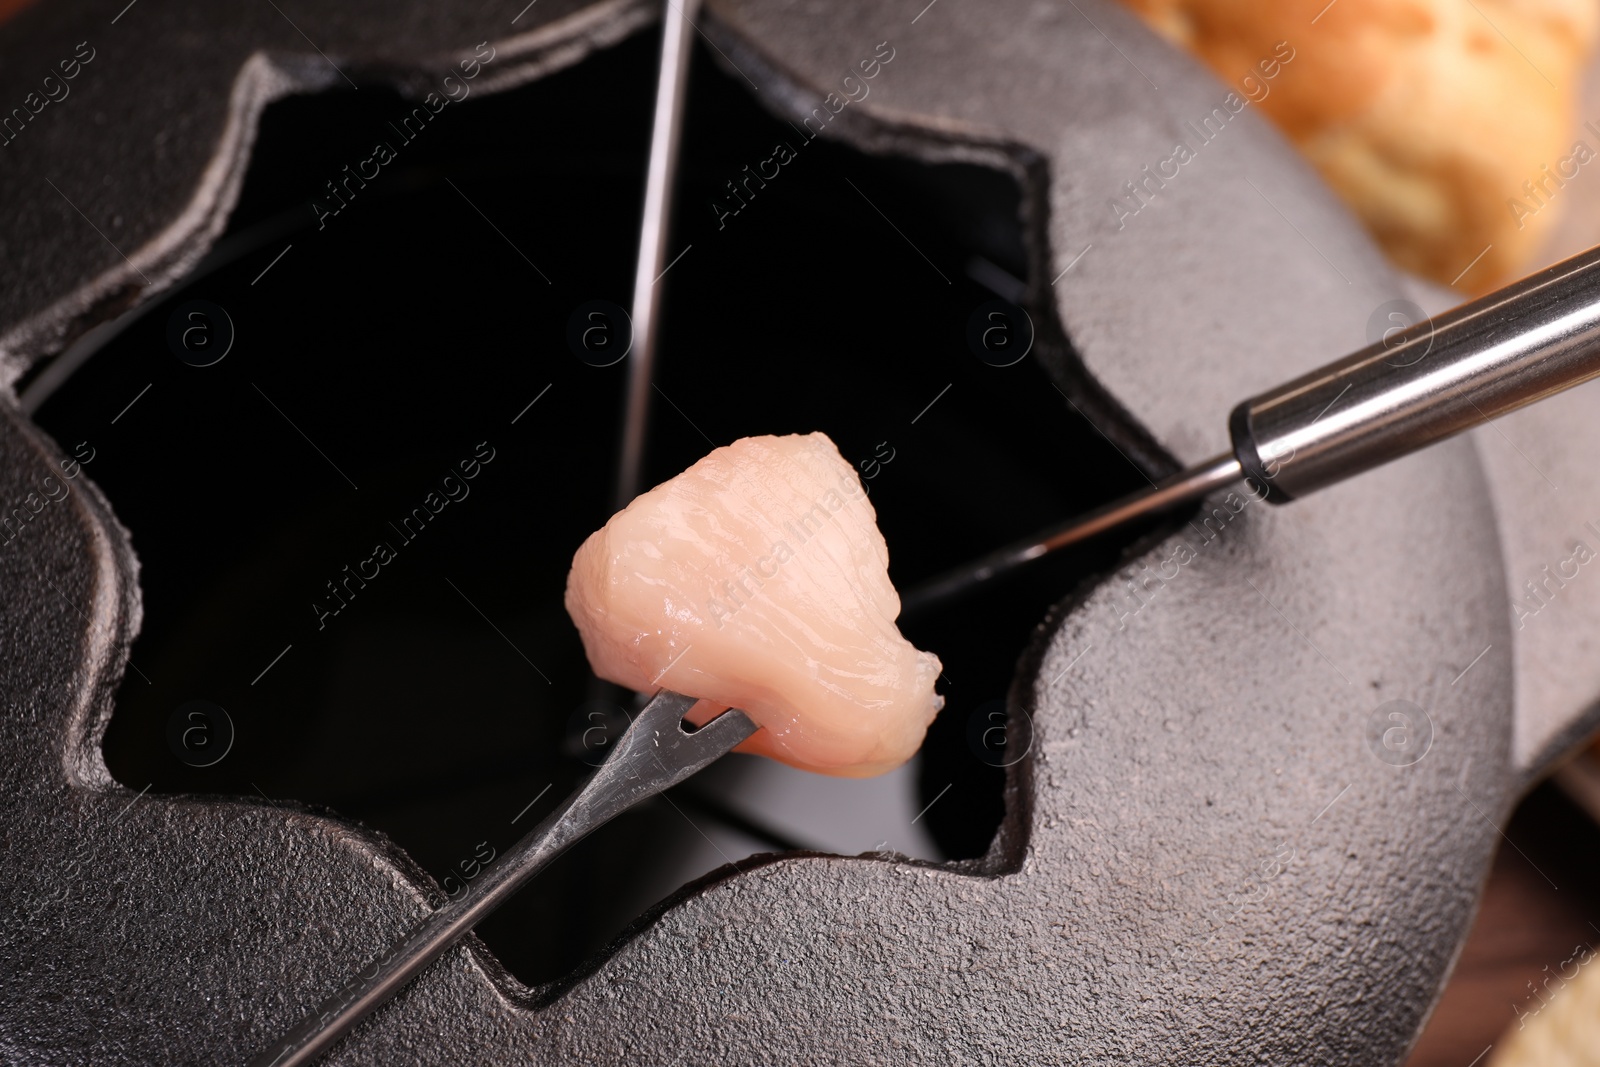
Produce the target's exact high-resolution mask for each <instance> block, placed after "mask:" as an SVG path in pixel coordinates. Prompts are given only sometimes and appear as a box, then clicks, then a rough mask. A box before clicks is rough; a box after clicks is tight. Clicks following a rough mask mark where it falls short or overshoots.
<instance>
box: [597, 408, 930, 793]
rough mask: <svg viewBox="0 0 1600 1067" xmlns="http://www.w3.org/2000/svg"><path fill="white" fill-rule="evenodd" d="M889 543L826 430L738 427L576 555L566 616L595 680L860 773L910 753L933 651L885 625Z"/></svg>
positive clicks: (816, 767)
mask: <svg viewBox="0 0 1600 1067" xmlns="http://www.w3.org/2000/svg"><path fill="white" fill-rule="evenodd" d="M888 566H889V551H888V548H887V547H886V546H885V544H884V541H883V535H882V534H881V533H879V531H878V526H877V517H876V514H875V513H874V512H873V509H872V505H871V503H869V502H868V500H867V495H866V492H865V490H864V489H863V488H862V485H861V482H860V480H859V479H858V478H857V477H856V474H855V471H854V470H852V469H851V467H850V465H849V464H848V463H846V462H845V460H844V457H842V456H841V455H840V454H839V450H838V448H836V447H835V446H834V444H833V442H832V441H831V440H829V439H828V437H827V436H826V435H825V434H821V433H813V434H808V435H804V436H800V435H795V436H788V437H746V438H743V439H742V440H739V441H735V442H734V443H733V444H731V445H728V446H726V447H724V448H719V449H717V450H715V451H714V452H712V453H711V454H710V455H708V456H706V457H705V458H704V459H702V460H700V461H699V462H698V463H696V464H695V465H694V466H692V467H690V468H689V469H688V470H686V471H684V472H683V473H682V474H680V475H678V476H677V477H676V478H673V479H671V480H670V481H667V482H665V483H663V484H661V485H658V486H656V487H655V488H654V489H651V490H650V491H649V492H647V493H644V494H642V495H640V496H639V497H638V498H636V499H635V500H634V501H633V503H631V504H629V505H628V506H627V507H626V508H624V509H623V510H622V511H620V512H618V513H617V514H616V515H613V516H612V517H611V521H609V522H607V523H606V524H605V526H604V527H602V528H601V529H600V530H597V531H596V532H595V533H593V534H591V535H590V536H589V538H588V540H586V541H584V543H583V545H582V547H580V548H579V549H578V552H577V555H576V556H574V557H573V561H572V571H571V573H570V574H568V576H567V593H566V605H567V611H568V612H569V613H570V614H571V615H572V619H573V621H574V622H575V623H577V626H578V631H579V633H580V634H581V635H582V636H583V645H584V649H585V650H586V651H587V652H588V655H589V663H590V665H591V666H592V667H593V668H594V671H595V673H596V674H598V675H599V676H600V677H602V678H606V679H609V680H610V681H613V682H617V683H618V684H621V685H625V686H629V687H630V688H633V689H636V690H640V691H644V692H653V691H654V690H656V689H671V690H675V691H676V692H679V693H685V694H688V695H690V696H696V697H700V698H701V699H702V701H703V703H702V704H701V706H700V707H699V708H697V709H696V710H697V712H699V717H700V718H701V719H702V720H703V719H705V718H709V717H710V711H709V710H708V709H707V708H706V704H705V703H704V702H709V703H710V704H712V705H715V707H716V708H717V709H720V708H722V707H737V708H741V709H743V710H744V712H745V713H746V714H748V715H749V716H750V717H751V718H752V719H754V720H755V721H756V722H757V723H759V724H760V725H761V726H762V727H764V729H762V730H761V731H759V732H758V733H756V734H755V735H754V736H752V737H751V738H750V739H749V740H748V741H746V742H745V743H744V745H743V746H741V750H743V751H752V752H760V753H762V754H765V755H768V756H772V757H773V758H775V759H779V760H782V761H783V762H785V763H789V764H792V765H794V766H796V767H802V768H805V769H807V770H812V771H820V772H822V773H824V774H836V775H844V776H848V777H866V776H868V775H873V774H881V773H882V772H884V771H887V770H890V769H892V768H894V767H897V766H899V765H900V764H902V763H904V762H905V761H906V760H907V759H909V758H910V757H911V756H912V754H913V753H915V752H916V750H917V748H918V746H919V745H921V743H922V737H923V734H924V733H926V731H927V728H928V723H929V722H930V721H932V719H933V716H934V714H935V713H936V712H937V711H938V710H939V708H940V706H941V705H942V704H943V702H944V701H943V698H942V697H940V696H938V695H937V694H935V693H934V689H933V685H934V681H935V680H936V679H937V678H938V677H939V670H940V666H939V660H938V658H937V657H936V656H934V655H932V654H931V653H927V652H919V651H917V649H915V648H914V647H912V645H911V643H910V642H908V641H907V640H906V639H905V638H904V637H902V636H900V631H899V629H898V628H897V627H896V626H895V622H894V620H895V617H896V616H897V615H899V614H900V596H899V594H898V593H896V592H895V589H894V586H893V585H891V584H890V582H889V573H888Z"/></svg>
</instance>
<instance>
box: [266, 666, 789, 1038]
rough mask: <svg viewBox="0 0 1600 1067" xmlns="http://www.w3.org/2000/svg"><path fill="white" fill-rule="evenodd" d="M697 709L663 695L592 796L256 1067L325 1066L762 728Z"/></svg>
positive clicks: (525, 841) (690, 701)
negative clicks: (601, 834)
mask: <svg viewBox="0 0 1600 1067" xmlns="http://www.w3.org/2000/svg"><path fill="white" fill-rule="evenodd" d="M694 704H695V698H694V697H689V696H683V695H682V694H679V693H673V692H669V691H667V690H665V689H664V690H662V691H661V692H659V693H657V694H656V695H655V697H654V698H653V699H652V700H651V701H650V703H648V704H646V705H645V707H644V710H643V711H641V712H640V713H639V714H638V716H637V717H636V718H635V719H634V721H633V723H632V725H631V726H629V727H628V729H627V731H626V732H625V733H624V734H623V735H622V738H621V739H620V740H619V741H618V742H617V747H616V748H615V750H613V751H612V753H611V755H610V757H609V758H608V759H607V760H606V762H605V763H603V764H601V765H600V768H599V769H598V770H596V771H595V773H594V774H593V775H592V776H591V777H590V778H589V780H588V782H586V783H585V784H584V786H583V788H582V789H580V790H578V791H577V792H576V793H574V794H573V795H572V796H571V797H569V798H568V799H567V801H566V803H564V804H562V805H561V807H559V808H557V809H556V810H555V812H553V813H552V814H551V815H550V816H549V817H547V818H546V819H545V820H544V821H543V822H541V823H540V824H539V825H538V826H536V827H534V828H533V829H532V830H530V831H529V832H528V834H527V835H526V836H525V837H523V838H522V840H521V841H518V842H517V843H516V845H514V846H513V847H512V848H511V850H510V851H509V852H507V853H506V854H505V855H504V856H502V857H501V858H500V860H499V861H498V862H496V863H494V864H492V865H490V866H489V867H488V868H486V869H485V870H484V871H483V872H482V873H481V874H479V875H478V877H477V878H476V879H474V880H473V881H472V882H469V883H468V884H467V887H466V889H465V890H464V891H463V892H462V894H461V895H460V896H458V897H457V898H456V899H454V900H452V901H450V902H449V903H448V904H446V905H444V906H443V907H442V908H440V909H439V910H438V911H436V912H434V913H433V914H432V915H430V916H428V918H427V919H425V920H423V922H422V923H421V925H419V926H417V927H416V928H415V929H414V930H412V931H411V933H409V934H407V935H406V936H405V938H404V939H403V940H401V941H400V942H399V943H398V944H396V945H395V946H394V947H392V948H390V949H389V950H388V951H386V952H385V953H383V954H382V955H381V956H379V957H378V958H377V959H376V960H374V961H373V962H371V963H370V964H368V965H367V967H366V968H365V969H364V970H362V971H361V972H360V973H358V974H357V975H356V976H355V977H354V978H352V979H350V981H349V982H347V983H346V984H345V985H344V987H343V988H341V989H340V990H339V991H338V992H337V993H335V994H334V995H333V996H331V997H329V998H328V999H327V1000H325V1001H323V1003H322V1004H321V1006H319V1007H318V1008H317V1009H316V1010H315V1011H313V1012H312V1013H311V1014H310V1015H308V1016H307V1017H306V1019H305V1020H304V1021H303V1022H302V1023H301V1024H300V1025H299V1026H297V1027H295V1028H294V1029H293V1030H291V1031H290V1032H289V1033H288V1034H286V1035H284V1036H283V1037H282V1038H281V1039H279V1040H278V1041H277V1042H276V1043H274V1044H273V1046H272V1047H271V1048H269V1049H267V1050H266V1051H265V1052H263V1053H261V1055H259V1056H257V1057H256V1058H255V1059H254V1060H252V1061H251V1064H252V1067H300V1065H304V1064H308V1063H310V1062H312V1061H313V1060H315V1059H316V1058H317V1057H318V1056H320V1055H321V1054H322V1053H323V1052H324V1051H326V1050H327V1048H328V1046H330V1045H332V1044H333V1043H334V1042H335V1041H337V1040H338V1039H339V1038H340V1037H341V1036H343V1035H344V1034H345V1032H346V1031H348V1030H349V1029H350V1028H351V1027H353V1026H354V1025H355V1024H356V1023H357V1022H359V1021H360V1020H361V1019H362V1018H364V1017H365V1016H366V1015H367V1014H368V1013H369V1012H371V1011H373V1010H374V1009H375V1008H377V1007H379V1006H380V1005H382V1004H383V1003H384V1002H386V1001H387V1000H388V999H389V998H390V997H392V996H394V995H395V994H396V993H398V992H399V991H400V990H401V989H403V988H405V986H406V984H407V983H409V982H410V981H411V979H412V978H414V977H416V975H417V973H418V972H419V971H421V970H422V969H423V968H424V967H426V966H428V964H430V963H432V962H433V961H434V960H435V959H437V958H438V957H439V956H440V955H441V954H442V953H443V952H444V951H445V950H446V949H448V948H449V947H450V946H451V945H453V944H455V942H456V941H457V940H459V939H460V938H461V937H462V936H463V935H464V934H466V932H467V931H468V930H471V929H472V928H473V927H474V926H476V925H477V924H478V923H479V922H482V921H483V919H484V918H485V917H487V916H488V915H489V913H490V912H492V911H494V910H495V909H496V908H498V907H499V906H500V905H501V904H504V903H505V902H506V901H507V900H508V899H510V898H511V896H512V895H513V894H514V893H516V892H517V890H519V889H521V888H522V886H523V885H525V884H526V883H527V882H528V880H529V879H531V878H532V877H533V876H534V875H536V874H538V873H539V872H540V871H542V870H543V869H544V868H545V867H547V866H549V865H550V862H551V861H552V860H554V859H555V858H556V857H557V856H559V855H561V854H562V853H563V852H565V851H566V850H567V849H569V848H571V847H572V846H573V845H575V844H577V843H578V842H579V841H581V840H582V839H583V838H585V837H587V836H588V835H589V834H590V833H592V832H593V831H595V830H596V829H598V828H599V827H601V826H603V825H605V824H606V823H607V822H609V821H611V820H612V819H613V818H615V817H616V816H618V815H620V814H621V813H622V812H624V811H626V810H628V809H629V808H631V807H633V806H634V805H635V804H638V803H639V802H640V801H642V800H645V799H647V798H649V797H652V796H655V795H656V794H657V793H659V792H661V791H662V790H664V789H669V788H671V787H672V786H674V785H677V784H678V783H679V782H681V781H683V780H684V779H686V778H688V777H689V776H690V775H692V774H694V773H695V772H696V771H698V770H700V769H702V768H703V767H705V766H707V765H708V764H711V763H714V762H715V761H716V760H717V759H719V758H720V757H722V756H724V755H726V754H727V753H728V752H729V751H731V750H732V749H733V747H734V746H735V745H737V744H738V743H739V742H741V741H743V740H744V739H745V738H747V737H749V736H750V735H751V734H753V733H755V732H756V730H758V729H759V727H758V726H756V724H755V723H754V722H752V721H751V720H750V718H749V717H748V716H746V715H745V713H744V712H742V711H739V710H737V709H730V710H728V711H725V712H723V713H722V714H721V715H719V716H717V717H716V718H715V719H713V720H712V721H711V722H709V723H707V724H706V725H704V726H702V727H700V728H699V729H698V730H695V731H694V732H693V733H688V732H686V731H685V730H684V729H683V716H684V715H685V714H686V713H687V712H688V711H689V709H690V708H692V707H693V706H694Z"/></svg>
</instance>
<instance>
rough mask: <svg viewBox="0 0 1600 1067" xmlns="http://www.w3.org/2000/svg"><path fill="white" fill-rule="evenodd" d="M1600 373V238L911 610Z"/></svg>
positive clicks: (1347, 468)
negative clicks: (1597, 244) (1104, 537)
mask: <svg viewBox="0 0 1600 1067" xmlns="http://www.w3.org/2000/svg"><path fill="white" fill-rule="evenodd" d="M1597 376H1600V248H1593V249H1590V250H1589V251H1587V252H1584V253H1582V254H1581V255H1577V256H1574V257H1573V258H1571V259H1568V260H1565V261H1563V262H1561V263H1557V264H1556V265H1555V266H1553V267H1549V268H1546V269H1545V270H1542V271H1540V272H1538V273H1537V274H1533V275H1530V276H1529V277H1527V278H1524V279H1523V280H1521V281H1519V282H1515V283H1513V284H1511V285H1509V286H1507V287H1505V288H1504V289H1500V290H1497V291H1495V292H1493V293H1490V294H1488V295H1487V296H1483V297H1479V298H1478V299H1477V300H1473V301H1471V302H1469V303H1466V304H1462V305H1461V306H1460V307H1457V308H1454V309H1452V310H1450V311H1447V312H1445V313H1443V314H1442V315H1438V316H1436V317H1435V318H1432V319H1427V320H1424V321H1422V322H1419V323H1417V324H1416V325H1415V326H1412V327H1409V328H1407V329H1405V330H1403V331H1400V332H1398V333H1396V334H1395V335H1394V336H1392V337H1385V338H1384V339H1383V340H1382V341H1380V342H1378V343H1377V344H1373V345H1370V346H1369V347H1367V348H1363V349H1361V350H1360V351H1359V352H1356V353H1354V354H1353V355H1349V356H1346V357H1345V358H1343V359H1341V360H1338V361H1336V362H1334V363H1330V364H1328V365H1327V366H1325V367H1321V368H1319V369H1317V370H1315V371H1312V372H1311V373H1310V374H1306V375H1304V376H1302V377H1299V378H1296V379H1295V380H1294V381H1291V382H1288V383H1286V384H1284V385H1281V386H1279V387H1278V388H1276V389H1273V390H1270V391H1268V392H1266V393H1263V394H1261V395H1260V396H1257V397H1254V398H1253V399H1250V400H1246V401H1245V402H1244V403H1242V404H1240V405H1239V406H1238V407H1236V408H1234V410H1233V414H1232V416H1231V417H1230V418H1229V420H1228V429H1229V433H1230V436H1231V437H1232V439H1233V449H1232V451H1231V452H1227V453H1224V454H1222V455H1220V456H1216V457H1214V458H1212V459H1209V460H1206V461H1205V462H1204V463H1202V464H1200V465H1199V466H1197V467H1193V468H1191V469H1189V470H1187V471H1184V472H1183V473H1181V474H1178V475H1175V476H1174V477H1172V478H1169V479H1167V480H1166V481H1164V482H1161V483H1160V484H1158V485H1155V486H1153V487H1151V488H1150V489H1147V490H1144V491H1142V492H1139V493H1135V494H1133V495H1132V496H1129V497H1125V498H1124V499H1122V500H1119V501H1116V502H1115V503H1113V504H1110V505H1108V506H1106V507H1103V508H1100V509H1098V510H1096V511H1093V512H1090V513H1089V514H1088V515H1085V516H1081V517H1079V518H1075V519H1072V520H1070V521H1068V522H1065V523H1063V524H1061V525H1059V526H1055V527H1052V528H1051V529H1048V530H1045V531H1042V532H1041V533H1038V534H1036V535H1034V536H1032V537H1029V538H1026V539H1024V540H1022V541H1018V542H1016V543H1014V544H1011V545H1007V546H1006V547H1004V548H1001V549H998V550H996V551H994V552H991V553H989V554H988V555H985V556H983V557H981V558H979V559H976V560H973V561H971V562H969V563H967V564H964V565H962V566H960V567H957V568H955V569H954V570H951V571H949V572H947V573H945V574H943V575H940V576H938V577H936V578H934V579H932V580H931V581H928V582H925V583H923V584H921V585H918V586H916V587H914V588H912V589H911V590H909V591H908V592H907V593H906V594H905V596H904V597H903V598H902V610H903V612H904V613H906V614H910V613H913V612H916V611H920V610H923V609H925V608H927V607H930V606H932V605H934V604H936V603H939V602H941V601H944V600H949V599H951V598H952V597H956V596H960V595H962V594H964V593H968V592H971V591H973V590H975V589H977V588H979V587H980V586H982V585H983V584H984V583H986V582H989V581H991V580H993V579H994V578H996V577H999V576H1000V575H1003V574H1007V573H1009V572H1011V571H1014V570H1016V569H1017V568H1019V567H1022V566H1024V565H1026V564H1027V563H1029V562H1031V561H1033V560H1036V559H1039V558H1040V557H1042V556H1046V555H1049V554H1050V553H1051V552H1055V551H1057V550H1059V549H1062V548H1065V547H1066V546H1068V545H1072V544H1077V543H1078V542H1080V541H1084V540H1087V539H1088V538H1090V537H1094V536H1096V535H1097V534H1101V533H1104V532H1106V531H1107V530H1112V529H1115V528H1117V527H1119V526H1123V525H1126V524H1127V523H1129V522H1132V521H1134V520H1136V519H1139V518H1143V517H1145V516H1149V515H1154V514H1158V513H1161V512H1164V511H1170V510H1173V509H1175V508H1179V507H1182V506H1183V505H1185V504H1192V503H1194V502H1195V501H1197V500H1200V499H1201V498H1203V497H1205V496H1206V495H1207V494H1209V493H1211V492H1214V491H1216V490H1217V489H1221V488H1223V487H1225V486H1228V485H1231V484H1233V483H1235V482H1238V481H1242V480H1246V479H1248V480H1249V481H1250V482H1252V483H1254V486H1255V488H1256V489H1257V490H1258V491H1259V493H1260V494H1261V495H1262V496H1263V497H1264V499H1266V500H1268V501H1270V502H1271V503H1274V504H1284V503H1288V502H1289V501H1291V500H1295V499H1298V498H1299V497H1302V496H1305V495H1306V494H1307V493H1312V492H1315V491H1316V490H1318V489H1321V488H1323V487H1325V486H1329V485H1333V484H1334V483H1336V482H1340V481H1343V480H1344V479H1346V478H1349V477H1352V476H1353V475H1357V474H1361V473H1363V472H1364V471H1368V470H1371V469H1372V468H1374V467H1377V466H1380V465H1382V464H1384V463H1388V462H1389V461H1390V460H1394V459H1399V458H1400V457H1401V456H1406V455H1410V454H1411V453H1412V452H1415V451H1417V450H1418V449H1421V448H1425V447H1427V446H1428V445H1431V444H1435V443H1436V442H1439V441H1442V440H1444V439H1445V438H1447V437H1453V436H1455V435H1456V434H1458V433H1461V432H1462V431H1464V430H1469V429H1472V428H1473V427H1475V426H1480V425H1482V424H1483V423H1486V422H1488V421H1489V420H1491V419H1494V418H1497V417H1498V416H1500V415H1504V414H1507V413H1508V412H1512V411H1515V410H1517V409H1518V408H1521V407H1525V406H1527V405H1528V404H1531V403H1533V402H1534V401H1536V400H1542V399H1543V398H1545V397H1547V396H1551V395H1553V394H1555V393H1559V392H1561V391H1563V390H1566V389H1570V388H1572V387H1573V386H1575V385H1580V384H1582V383H1583V382H1586V381H1589V380H1590V379H1591V378H1594V377H1597Z"/></svg>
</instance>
